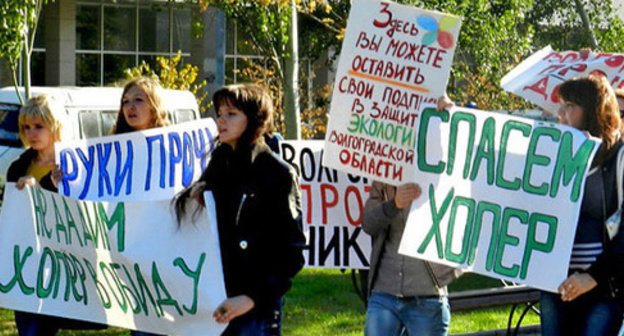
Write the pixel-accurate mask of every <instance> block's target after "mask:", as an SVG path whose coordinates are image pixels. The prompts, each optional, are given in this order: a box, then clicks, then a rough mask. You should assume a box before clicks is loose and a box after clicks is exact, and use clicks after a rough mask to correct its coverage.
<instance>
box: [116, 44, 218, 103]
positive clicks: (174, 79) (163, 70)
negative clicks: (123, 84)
mask: <svg viewBox="0 0 624 336" xmlns="http://www.w3.org/2000/svg"><path fill="white" fill-rule="evenodd" d="M181 60H182V51H180V50H178V54H177V55H176V56H174V57H172V58H169V57H161V56H158V57H156V63H157V67H156V70H154V69H152V68H151V67H150V66H149V64H147V63H145V61H142V62H141V64H139V66H137V67H134V68H130V69H126V71H125V74H126V80H132V79H134V78H138V77H143V76H144V77H150V78H152V79H156V80H158V82H159V83H160V85H161V86H162V87H163V88H165V89H173V90H189V91H191V92H192V93H193V94H194V95H195V99H196V100H197V105H198V106H199V112H200V113H201V114H202V115H204V114H205V113H206V110H207V109H208V108H210V105H211V102H210V101H209V100H206V98H207V96H208V93H207V92H206V91H205V90H204V87H205V86H206V80H202V81H201V82H197V76H198V74H199V68H198V67H197V66H194V65H191V64H185V65H184V66H183V67H180V66H179V64H180V61H181ZM178 68H181V69H180V70H178Z"/></svg>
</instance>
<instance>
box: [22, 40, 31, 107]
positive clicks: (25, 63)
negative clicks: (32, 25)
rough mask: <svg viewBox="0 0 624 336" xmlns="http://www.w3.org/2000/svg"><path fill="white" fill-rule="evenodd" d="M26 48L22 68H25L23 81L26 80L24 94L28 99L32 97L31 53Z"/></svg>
mask: <svg viewBox="0 0 624 336" xmlns="http://www.w3.org/2000/svg"><path fill="white" fill-rule="evenodd" d="M25 49H26V48H24V56H23V57H24V59H23V62H22V68H23V69H24V71H23V73H24V78H23V79H22V81H23V82H24V83H23V84H24V95H25V96H26V100H28V99H30V53H29V52H28V51H26V50H25Z"/></svg>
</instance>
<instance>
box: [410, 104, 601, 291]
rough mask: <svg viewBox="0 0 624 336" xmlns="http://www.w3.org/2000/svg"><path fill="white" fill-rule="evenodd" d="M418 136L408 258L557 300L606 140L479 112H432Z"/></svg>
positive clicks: (422, 122) (424, 116)
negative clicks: (590, 177)
mask: <svg viewBox="0 0 624 336" xmlns="http://www.w3.org/2000/svg"><path fill="white" fill-rule="evenodd" d="M419 128H420V129H419V131H418V140H417V152H418V153H417V170H418V177H417V180H416V181H417V182H418V183H419V184H420V186H421V188H422V191H423V193H422V195H421V197H420V198H418V199H417V200H415V201H413V202H412V207H411V209H410V214H409V217H408V221H407V224H406V228H405V231H404V234H403V237H402V240H401V244H400V247H399V252H400V253H402V254H405V255H409V256H413V257H418V258H422V259H426V260H430V261H433V262H436V263H441V264H446V265H451V266H455V267H460V268H463V269H466V270H470V271H473V272H476V273H480V274H484V275H487V276H490V277H495V278H502V279H506V280H511V281H514V282H517V283H522V284H526V285H528V286H531V287H535V288H539V289H543V290H547V291H553V292H556V291H557V287H558V286H559V285H560V284H561V282H562V281H563V280H565V279H566V277H567V272H568V264H569V260H570V253H571V251H572V243H573V241H574V234H575V231H576V223H577V219H578V215H579V211H580V205H581V201H582V197H583V190H584V185H585V178H586V176H587V174H588V171H589V167H590V165H591V160H592V158H593V156H594V154H595V152H596V150H597V148H598V147H599V140H596V139H593V138H592V139H589V138H587V137H586V136H585V134H584V133H582V132H580V131H578V130H577V129H574V128H571V127H567V126H564V125H559V124H554V123H550V122H542V121H534V120H530V119H524V118H518V117H512V116H509V115H505V114H498V113H492V112H485V111H479V110H475V109H460V108H454V109H451V110H450V111H436V110H435V109H433V108H429V109H425V110H423V112H422V115H421V118H420V125H419Z"/></svg>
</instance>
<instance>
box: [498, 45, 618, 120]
mask: <svg viewBox="0 0 624 336" xmlns="http://www.w3.org/2000/svg"><path fill="white" fill-rule="evenodd" d="M622 71H624V55H623V54H614V53H593V52H592V53H588V54H586V55H583V56H581V53H580V52H578V51H561V52H558V51H554V50H552V48H551V47H550V46H547V47H545V48H543V49H541V50H539V51H537V52H536V53H534V54H533V55H531V56H530V57H529V58H527V59H525V60H524V61H522V63H520V64H519V65H518V66H516V67H515V68H514V69H513V70H511V71H510V72H509V73H508V74H506V75H505V77H503V79H502V80H501V86H502V87H503V89H505V91H509V92H512V93H515V94H517V95H518V96H520V97H522V98H524V99H526V100H528V101H530V102H532V103H534V104H536V105H537V106H539V107H541V108H542V109H544V111H545V113H548V114H555V115H556V114H557V110H558V109H559V96H558V90H559V85H561V83H563V82H564V81H566V80H568V79H570V78H573V77H579V76H585V75H590V74H593V75H599V76H605V77H607V79H608V80H609V82H610V83H611V86H613V87H614V88H621V87H624V75H623V73H622Z"/></svg>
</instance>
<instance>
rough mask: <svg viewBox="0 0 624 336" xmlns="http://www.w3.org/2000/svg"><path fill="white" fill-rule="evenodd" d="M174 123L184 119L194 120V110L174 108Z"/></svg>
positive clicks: (181, 121)
mask: <svg viewBox="0 0 624 336" xmlns="http://www.w3.org/2000/svg"><path fill="white" fill-rule="evenodd" d="M173 117H174V119H175V120H174V121H173V122H174V124H180V123H183V122H185V121H191V120H195V111H193V110H174V111H173Z"/></svg>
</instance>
